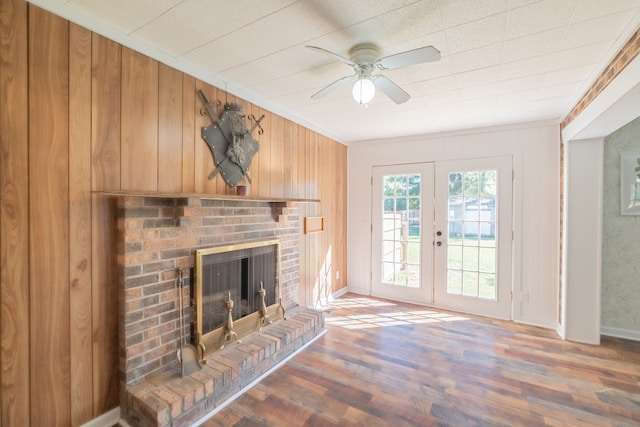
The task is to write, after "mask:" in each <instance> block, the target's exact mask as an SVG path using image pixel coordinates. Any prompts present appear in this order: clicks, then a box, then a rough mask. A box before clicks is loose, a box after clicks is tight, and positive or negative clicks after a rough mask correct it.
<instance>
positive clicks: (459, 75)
mask: <svg viewBox="0 0 640 427" xmlns="http://www.w3.org/2000/svg"><path fill="white" fill-rule="evenodd" d="M30 1H31V2H32V3H34V4H37V5H39V6H41V7H43V8H45V9H48V10H50V11H52V12H54V13H56V14H58V15H61V16H63V17H65V18H67V19H69V20H71V21H74V22H77V23H79V24H81V25H83V26H84V27H86V28H89V29H91V30H93V31H96V32H98V33H100V34H103V35H105V36H107V37H109V38H111V39H114V40H115V41H118V42H120V43H122V44H124V45H126V46H129V47H132V48H134V49H136V50H138V51H140V52H142V53H144V54H147V55H149V56H152V57H154V58H156V59H158V60H160V61H162V62H164V63H167V64H168V65H171V66H173V67H175V68H178V69H180V70H182V71H185V72H187V73H189V74H191V75H194V76H195V77H197V78H199V79H202V80H204V81H207V82H209V83H211V84H213V85H215V86H217V87H220V88H222V89H226V90H227V91H229V92H230V93H233V94H235V95H238V96H240V97H242V98H244V99H246V100H248V101H251V102H252V103H254V104H257V105H260V106H262V107H264V108H267V109H269V110H271V111H273V112H275V113H277V114H280V115H282V116H284V117H287V118H289V119H291V120H294V121H296V122H298V123H301V124H303V125H305V126H307V127H310V128H312V129H314V130H316V131H318V132H321V133H323V134H325V135H327V136H329V137H332V138H335V139H337V140H338V141H341V142H344V143H350V142H354V141H362V140H370V139H378V138H391V137H397V136H408V135H416V134H424V133H433V132H441V131H449V130H459V129H467V128H476V127H484V126H493V125H504V124H512V123H521V122H528V121H540V120H543V121H546V120H552V121H556V122H559V121H560V120H561V119H562V118H564V116H565V115H566V114H567V113H568V112H569V111H570V109H571V108H572V107H573V106H574V105H575V104H576V102H577V101H578V100H579V99H580V97H581V96H582V94H583V93H584V92H585V91H586V90H587V88H588V87H589V86H590V85H591V84H592V83H593V81H594V80H595V78H596V77H597V76H598V74H599V73H600V72H601V71H602V70H603V69H604V67H605V66H606V65H607V64H608V63H609V61H610V60H611V59H612V58H613V57H614V56H615V54H616V53H617V51H618V50H619V49H620V47H621V46H622V45H623V44H624V43H625V42H626V41H627V40H628V38H629V37H630V36H631V35H632V34H633V32H634V31H635V30H636V29H637V28H639V27H640V0H606V1H605V0H423V1H416V0H368V1H365V0H299V1H294V0H253V1H251V0H233V1H229V0H30ZM363 42H368V43H375V44H376V45H378V46H379V47H380V49H381V55H382V56H387V55H391V54H394V53H398V52H401V51H405V50H409V49H414V48H417V47H422V46H426V45H433V46H434V47H436V48H437V49H438V50H440V52H441V53H442V59H441V60H440V61H439V62H435V63H425V64H420V65H414V66H410V67H406V68H402V69H397V70H390V71H385V72H384V74H385V75H386V76H387V77H389V78H391V79H392V80H393V81H395V82H396V83H398V84H399V85H400V86H401V87H402V88H403V89H404V90H406V91H407V92H408V93H409V94H410V95H411V99H410V100H409V101H407V102H406V103H404V104H400V105H396V104H394V103H393V102H392V101H391V100H389V99H388V98H386V97H385V96H384V95H383V94H382V93H378V94H376V97H375V98H374V99H373V101H372V102H370V103H369V106H368V108H364V106H361V105H358V104H356V103H355V102H354V101H353V99H352V97H351V88H350V87H341V88H339V89H337V90H336V91H334V92H333V93H331V94H329V95H328V96H326V97H325V98H323V99H321V100H313V99H311V98H310V96H311V95H312V94H314V93H315V92H316V91H318V90H319V89H321V88H322V87H324V86H325V85H327V84H329V83H331V82H333V81H334V80H336V79H338V78H340V77H343V76H346V75H350V74H353V70H352V69H351V68H350V67H349V66H347V65H345V64H343V63H341V62H339V61H337V60H335V59H333V58H332V57H331V56H328V55H323V54H321V53H318V52H315V51H312V50H311V49H307V48H305V45H308V44H311V45H315V46H319V47H322V48H325V49H327V50H330V51H333V52H335V53H337V54H339V55H342V56H348V52H349V49H350V48H351V47H352V46H353V45H355V44H358V43H363Z"/></svg>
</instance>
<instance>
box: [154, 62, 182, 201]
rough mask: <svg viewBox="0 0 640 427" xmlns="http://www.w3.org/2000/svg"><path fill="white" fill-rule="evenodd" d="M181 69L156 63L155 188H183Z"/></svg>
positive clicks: (159, 189)
mask: <svg viewBox="0 0 640 427" xmlns="http://www.w3.org/2000/svg"><path fill="white" fill-rule="evenodd" d="M182 167H183V162H182V73H181V72H180V71H178V70H175V69H173V68H170V67H168V66H166V65H164V64H158V191H165V192H180V191H181V190H182V176H183V172H182Z"/></svg>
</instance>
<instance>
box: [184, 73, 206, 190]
mask: <svg viewBox="0 0 640 427" xmlns="http://www.w3.org/2000/svg"><path fill="white" fill-rule="evenodd" d="M197 101H198V98H197V96H196V79H195V78H193V77H191V76H188V75H186V74H183V75H182V191H183V192H185V193H190V192H195V191H196V186H195V182H196V176H195V171H194V169H195V160H196V159H195V145H196V144H199V143H202V138H201V137H200V129H196V126H195V116H196V114H198V108H196V103H197Z"/></svg>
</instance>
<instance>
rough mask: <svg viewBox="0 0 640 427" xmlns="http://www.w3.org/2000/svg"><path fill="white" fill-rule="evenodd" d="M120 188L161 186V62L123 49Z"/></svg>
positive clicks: (153, 189)
mask: <svg viewBox="0 0 640 427" xmlns="http://www.w3.org/2000/svg"><path fill="white" fill-rule="evenodd" d="M120 120H121V127H122V129H121V132H122V135H121V138H122V140H121V159H120V161H121V169H120V173H121V187H122V189H123V190H150V191H155V190H157V189H158V62H157V61H155V60H153V59H151V58H149V57H147V56H144V55H142V54H140V53H137V52H135V51H133V50H131V49H128V48H125V47H123V48H122V116H121V119H120Z"/></svg>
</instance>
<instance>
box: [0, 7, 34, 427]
mask: <svg viewBox="0 0 640 427" xmlns="http://www.w3.org/2000/svg"><path fill="white" fill-rule="evenodd" d="M0 24H1V25H0V93H1V94H2V106H0V129H1V131H0V282H1V283H2V286H0V383H1V386H2V393H1V394H0V425H2V426H26V425H29V421H30V415H31V414H30V407H31V395H30V382H29V341H30V337H29V286H27V285H26V284H28V283H29V174H28V171H29V141H28V135H29V129H28V91H27V87H28V82H27V76H28V75H29V74H28V66H27V64H28V60H27V59H28V58H27V52H28V48H27V40H28V37H27V3H25V2H24V1H23V0H2V1H0ZM5 102H6V104H5ZM8 106H10V107H8Z"/></svg>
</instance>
